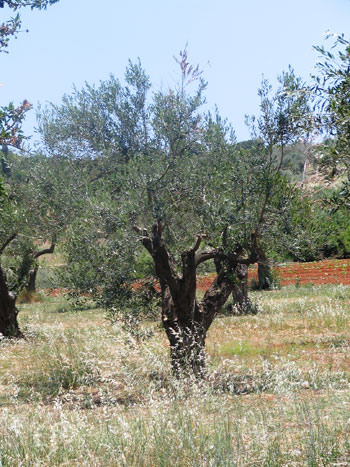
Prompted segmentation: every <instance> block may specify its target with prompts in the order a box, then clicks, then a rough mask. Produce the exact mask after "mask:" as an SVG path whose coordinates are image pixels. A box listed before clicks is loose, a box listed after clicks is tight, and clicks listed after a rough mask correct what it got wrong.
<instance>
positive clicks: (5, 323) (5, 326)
mask: <svg viewBox="0 0 350 467" xmlns="http://www.w3.org/2000/svg"><path fill="white" fill-rule="evenodd" d="M17 313H18V312H17V308H16V296H15V294H13V293H12V292H10V291H9V288H8V285H7V279H6V274H5V271H4V270H3V269H2V267H1V266H0V333H1V334H2V335H3V336H5V337H21V336H22V333H21V331H20V329H19V326H18V321H17Z"/></svg>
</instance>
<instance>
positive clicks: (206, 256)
mask: <svg viewBox="0 0 350 467" xmlns="http://www.w3.org/2000/svg"><path fill="white" fill-rule="evenodd" d="M219 255H220V252H219V250H217V249H215V250H211V251H201V252H200V253H198V254H197V255H196V258H195V264H196V267H197V266H199V265H200V264H201V263H204V261H208V260H210V259H215V258H217V257H218V256H219Z"/></svg>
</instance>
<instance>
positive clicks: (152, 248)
mask: <svg viewBox="0 0 350 467" xmlns="http://www.w3.org/2000/svg"><path fill="white" fill-rule="evenodd" d="M134 230H135V232H137V233H138V234H142V237H141V238H140V241H141V243H142V245H143V246H144V247H145V248H146V250H147V251H148V252H149V253H150V255H151V256H152V258H153V261H154V266H155V270H156V274H157V276H158V277H159V279H160V280H161V282H162V281H165V282H166V284H167V285H168V286H169V288H170V291H171V294H172V295H174V294H175V295H176V294H177V292H178V289H179V285H178V281H177V279H178V278H177V276H176V273H175V272H174V269H173V266H172V259H171V256H170V253H169V251H168V249H167V247H166V244H165V241H164V238H163V226H162V223H161V221H159V220H158V221H157V222H156V223H155V224H154V225H153V228H152V238H150V237H149V236H148V232H147V230H146V229H141V228H139V227H137V226H134Z"/></svg>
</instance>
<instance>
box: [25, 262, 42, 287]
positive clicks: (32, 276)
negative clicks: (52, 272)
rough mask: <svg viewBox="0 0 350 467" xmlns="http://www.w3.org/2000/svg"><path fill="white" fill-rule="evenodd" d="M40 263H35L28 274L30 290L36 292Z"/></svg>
mask: <svg viewBox="0 0 350 467" xmlns="http://www.w3.org/2000/svg"><path fill="white" fill-rule="evenodd" d="M38 269H39V264H38V263H35V264H34V268H33V269H32V270H31V271H30V272H29V275H28V285H27V290H28V292H36V277H37V274H38Z"/></svg>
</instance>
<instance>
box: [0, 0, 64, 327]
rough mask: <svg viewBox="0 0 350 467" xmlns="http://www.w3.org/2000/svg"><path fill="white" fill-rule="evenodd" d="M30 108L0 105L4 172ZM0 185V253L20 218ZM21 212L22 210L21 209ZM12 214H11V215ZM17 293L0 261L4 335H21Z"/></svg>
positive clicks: (2, 44)
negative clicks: (10, 150)
mask: <svg viewBox="0 0 350 467" xmlns="http://www.w3.org/2000/svg"><path fill="white" fill-rule="evenodd" d="M57 1H58V0H31V1H30V0H2V1H1V2H0V8H4V7H5V5H6V6H7V7H8V8H9V9H10V10H12V11H17V10H18V9H20V8H22V7H27V6H30V7H31V8H32V9H33V8H37V9H43V8H46V7H47V6H48V5H51V4H53V3H56V2H57ZM20 27H21V19H20V16H19V15H18V14H17V15H16V16H15V17H14V18H11V19H10V20H9V21H7V22H5V23H2V24H1V25H0V52H4V51H6V48H7V47H8V42H9V39H10V37H11V36H16V35H17V34H18V32H19V31H20ZM29 109H30V104H29V102H28V101H26V100H25V101H23V103H22V105H20V106H19V107H17V108H16V107H15V106H14V105H13V104H12V103H10V104H9V105H8V106H5V107H2V108H1V109H0V144H1V146H2V155H1V160H0V162H1V167H2V169H3V170H2V171H3V172H4V169H5V175H6V167H7V160H6V158H7V156H8V146H13V147H15V148H17V149H18V148H19V147H20V145H21V142H22V140H23V138H24V136H23V133H22V131H21V124H22V121H23V119H24V115H25V113H26V112H27V111H28V110H29ZM0 185H1V188H0V190H1V192H2V195H1V199H0V202H1V203H2V204H3V206H2V207H1V214H2V215H1V218H0V238H1V241H0V255H2V254H3V253H4V251H5V250H6V249H7V248H8V247H9V245H10V244H12V241H14V240H15V239H16V238H17V234H18V232H17V229H14V226H15V224H16V223H17V222H18V220H19V219H20V218H21V215H18V210H17V209H14V201H13V200H12V199H11V198H10V197H9V196H8V195H6V194H5V195H4V190H3V184H2V181H1V182H0ZM20 212H21V210H20ZM11 216H12V217H11ZM15 301H16V296H15V294H14V293H13V292H12V291H10V289H9V286H8V281H7V276H6V274H5V271H4V269H3V267H2V261H1V262H0V332H1V333H2V334H3V335H4V336H20V335H21V332H20V330H19V326H18V322H17V310H16V306H15Z"/></svg>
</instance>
